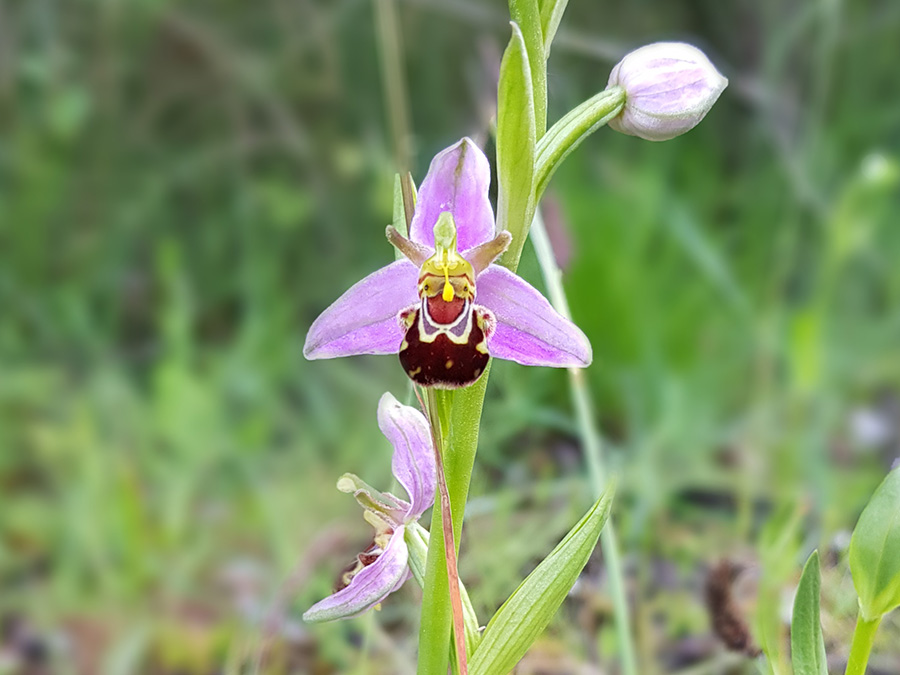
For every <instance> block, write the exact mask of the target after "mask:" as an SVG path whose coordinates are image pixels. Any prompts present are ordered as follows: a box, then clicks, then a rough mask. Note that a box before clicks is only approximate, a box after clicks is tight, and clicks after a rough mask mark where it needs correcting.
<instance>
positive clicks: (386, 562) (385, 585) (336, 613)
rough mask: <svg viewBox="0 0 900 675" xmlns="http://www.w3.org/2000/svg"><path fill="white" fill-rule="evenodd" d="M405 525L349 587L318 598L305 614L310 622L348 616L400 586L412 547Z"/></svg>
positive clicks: (370, 605)
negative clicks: (409, 543)
mask: <svg viewBox="0 0 900 675" xmlns="http://www.w3.org/2000/svg"><path fill="white" fill-rule="evenodd" d="M403 530H404V528H403V527H399V528H397V530H395V531H394V534H393V535H391V540H390V541H389V542H388V545H387V548H385V550H384V552H383V553H382V554H381V555H379V556H378V559H377V560H376V561H375V562H373V563H372V564H371V565H368V566H366V567H363V568H362V569H361V570H360V571H359V573H357V575H356V576H355V577H353V579H352V580H351V581H350V584H349V585H348V586H347V587H346V588H342V589H341V590H339V591H338V592H337V593H335V594H333V595H329V596H328V597H327V598H325V599H324V600H321V601H319V602H317V603H316V604H315V605H313V606H312V607H310V608H309V609H308V610H306V612H305V613H304V614H303V620H304V621H306V622H308V623H316V622H319V621H333V620H335V619H347V618H349V617H351V616H356V615H357V614H361V613H363V612H364V611H366V610H367V609H369V608H371V607H374V606H375V605H377V604H378V603H380V602H381V601H382V600H384V599H385V598H386V597H387V596H388V595H390V594H391V593H393V592H394V591H396V590H397V589H398V588H400V587H401V586H402V585H403V584H404V582H405V581H406V579H407V578H408V577H409V571H408V570H407V567H406V563H407V560H408V559H409V550H408V549H407V548H406V542H405V541H404V540H403Z"/></svg>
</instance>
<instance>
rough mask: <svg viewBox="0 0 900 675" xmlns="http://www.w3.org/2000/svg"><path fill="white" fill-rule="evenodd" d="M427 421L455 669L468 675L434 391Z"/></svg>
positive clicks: (463, 627)
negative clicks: (444, 564) (433, 468)
mask: <svg viewBox="0 0 900 675" xmlns="http://www.w3.org/2000/svg"><path fill="white" fill-rule="evenodd" d="M426 392H427V405H426V406H425V407H426V408H427V412H428V419H429V421H430V423H431V438H432V441H433V443H434V460H435V465H436V466H437V487H438V492H439V494H440V504H441V508H440V512H441V532H442V533H443V539H444V558H445V559H446V562H447V583H448V590H449V592H450V609H451V614H452V617H453V637H454V644H455V646H456V665H457V671H458V672H459V675H468V672H469V667H468V659H467V656H466V631H465V624H464V619H463V606H462V600H461V598H460V592H459V584H460V582H459V568H458V567H457V560H456V545H455V542H456V537H455V536H454V534H453V513H452V511H451V509H450V503H451V502H450V494H449V492H448V491H447V479H446V476H445V474H444V451H443V433H442V428H443V425H442V423H441V416H440V412H439V410H438V404H437V393H436V390H435V389H432V388H429V389H426Z"/></svg>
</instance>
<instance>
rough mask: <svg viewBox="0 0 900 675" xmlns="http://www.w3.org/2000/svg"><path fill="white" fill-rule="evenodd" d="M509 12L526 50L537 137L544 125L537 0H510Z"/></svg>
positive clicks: (543, 75) (543, 52)
mask: <svg viewBox="0 0 900 675" xmlns="http://www.w3.org/2000/svg"><path fill="white" fill-rule="evenodd" d="M509 15H510V17H512V20H513V21H514V22H515V23H516V24H517V25H518V26H519V29H520V30H521V31H522V39H523V40H524V42H525V49H526V51H527V52H528V69H529V71H530V73H531V90H532V92H533V100H534V113H533V114H534V128H535V133H536V135H537V138H540V137H541V136H543V135H544V131H545V130H546V129H547V55H546V50H545V48H544V31H543V29H542V28H541V23H542V21H541V10H540V8H539V7H538V0H509Z"/></svg>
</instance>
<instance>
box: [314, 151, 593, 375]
mask: <svg viewBox="0 0 900 675" xmlns="http://www.w3.org/2000/svg"><path fill="white" fill-rule="evenodd" d="M489 187H490V166H489V164H488V160H487V157H485V156H484V153H482V152H481V150H479V149H478V147H477V146H476V145H475V144H474V143H473V142H472V141H471V140H470V139H468V138H463V139H462V140H461V141H459V142H458V143H456V144H455V145H453V146H451V147H449V148H447V149H445V150H443V151H442V152H441V153H439V154H438V155H437V156H436V157H435V158H434V159H433V160H432V162H431V167H430V168H429V170H428V174H427V175H426V177H425V180H424V182H423V183H422V185H421V186H420V189H419V192H418V199H417V203H416V209H415V213H414V215H413V219H412V223H411V225H410V232H409V238H406V237H404V236H402V235H401V234H400V233H399V232H397V231H396V230H395V229H394V228H393V227H390V226H389V227H388V230H387V237H388V240H389V241H390V242H391V243H392V244H393V245H394V246H395V247H396V248H397V249H398V250H399V251H400V252H401V253H402V254H403V255H404V256H405V259H401V260H398V261H397V262H394V263H391V264H390V265H387V266H385V267H382V268H381V269H380V270H378V271H376V272H373V273H372V274H370V275H369V276H367V277H365V278H364V279H363V280H362V281H359V282H358V283H357V284H355V285H354V286H352V287H351V288H350V289H349V290H348V291H347V292H345V293H344V294H343V295H342V296H341V297H340V298H338V299H337V300H336V301H335V302H334V304H332V305H331V306H330V307H328V309H326V310H325V311H324V312H323V313H322V314H321V315H320V316H319V317H318V318H317V319H316V321H315V322H314V323H313V325H312V327H311V328H310V329H309V333H308V335H307V337H306V344H305V346H304V349H303V353H304V355H305V356H306V358H308V359H325V358H334V357H338V356H350V355H354V354H399V356H400V362H401V364H402V365H403V369H404V370H405V371H406V374H407V375H408V376H409V377H410V378H411V379H412V380H413V381H415V382H417V383H418V384H421V385H423V386H432V387H437V388H443V389H455V388H459V387H465V386H468V385H470V384H472V383H473V382H475V381H476V380H477V379H478V378H479V377H480V376H481V374H482V373H483V372H484V370H485V368H486V367H487V364H488V361H489V359H490V357H492V356H493V357H496V358H499V359H507V360H510V361H515V362H517V363H520V364H523V365H526V366H554V367H560V368H565V367H585V366H587V365H589V364H590V362H591V345H590V343H589V342H588V340H587V338H586V337H585V335H584V333H582V332H581V330H580V329H579V328H578V327H577V326H575V325H574V324H573V323H572V322H570V321H568V320H567V319H565V318H563V317H562V316H561V315H560V314H559V313H557V312H556V310H554V309H553V308H552V307H551V306H550V303H549V302H548V301H547V300H546V298H544V297H543V296H542V295H541V294H540V293H539V292H538V291H537V290H536V289H535V288H534V287H533V286H531V285H530V284H529V283H528V282H526V281H525V280H524V279H522V278H521V277H519V276H517V275H516V274H514V273H513V272H510V271H509V270H507V269H506V268H504V267H500V266H499V265H496V264H493V263H494V261H495V260H496V259H497V258H498V257H499V256H500V255H501V254H502V253H503V252H504V251H505V250H506V248H507V247H508V246H509V244H510V239H511V238H510V235H509V233H508V232H499V233H498V232H496V231H495V225H494V213H493V210H492V208H491V203H490V200H489V198H488V188H489ZM476 289H477V290H476Z"/></svg>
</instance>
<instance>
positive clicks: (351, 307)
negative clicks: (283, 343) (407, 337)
mask: <svg viewBox="0 0 900 675" xmlns="http://www.w3.org/2000/svg"><path fill="white" fill-rule="evenodd" d="M418 279H419V270H418V269H416V267H415V266H414V265H413V264H412V263H410V262H409V261H408V260H398V261H397V262H394V263H391V264H390V265H387V266H386V267H382V268H381V269H380V270H378V271H376V272H373V273H372V274H370V275H369V276H367V277H365V278H364V279H363V280H361V281H359V282H357V283H356V284H354V285H353V286H351V287H350V288H349V289H348V290H347V292H346V293H344V294H343V295H342V296H341V297H339V298H338V299H337V300H335V301H334V303H333V304H332V305H331V306H330V307H329V308H328V309H326V310H325V311H324V312H322V313H321V314H320V315H319V317H318V318H317V319H316V320H315V321H314V322H313V325H312V326H311V327H310V329H309V333H307V334H306V344H305V345H304V346H303V355H304V356H305V357H306V358H308V359H331V358H334V357H337V356H352V355H354V354H396V353H397V351H398V350H399V349H400V343H401V342H402V341H403V330H402V328H401V327H400V325H399V323H398V322H397V314H398V313H399V312H400V310H402V309H404V308H406V307H408V306H409V305H412V304H414V303H415V302H416V301H417V300H418V295H417V289H416V285H417V283H418Z"/></svg>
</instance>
